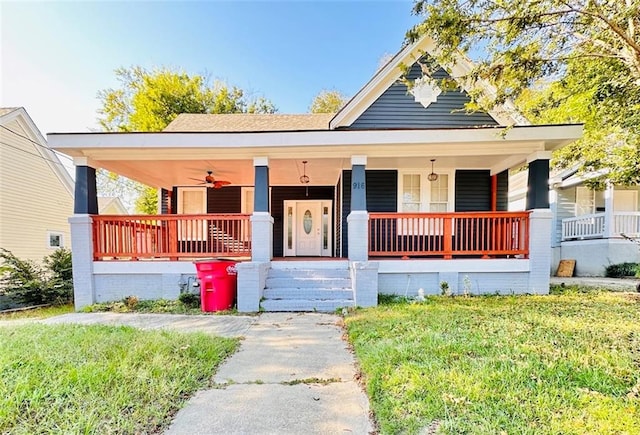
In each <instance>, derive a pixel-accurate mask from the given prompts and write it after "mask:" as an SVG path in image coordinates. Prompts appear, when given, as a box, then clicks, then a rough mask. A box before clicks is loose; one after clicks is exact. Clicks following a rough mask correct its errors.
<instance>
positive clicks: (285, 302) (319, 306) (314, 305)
mask: <svg viewBox="0 0 640 435" xmlns="http://www.w3.org/2000/svg"><path fill="white" fill-rule="evenodd" d="M353 306H354V303H353V300H341V299H333V300H330V301H322V300H308V299H266V300H264V301H262V302H261V303H260V307H261V308H262V310H264V311H269V312H273V311H306V312H309V311H322V312H330V313H332V312H334V311H336V310H337V309H339V308H344V307H353Z"/></svg>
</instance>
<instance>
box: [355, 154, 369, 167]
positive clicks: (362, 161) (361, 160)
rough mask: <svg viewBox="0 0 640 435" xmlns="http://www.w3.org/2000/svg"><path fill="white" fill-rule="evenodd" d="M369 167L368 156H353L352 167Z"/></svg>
mask: <svg viewBox="0 0 640 435" xmlns="http://www.w3.org/2000/svg"><path fill="white" fill-rule="evenodd" d="M355 165H362V166H367V156H351V166H355Z"/></svg>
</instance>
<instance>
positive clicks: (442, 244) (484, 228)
mask: <svg viewBox="0 0 640 435" xmlns="http://www.w3.org/2000/svg"><path fill="white" fill-rule="evenodd" d="M529 214H530V212H457V213H369V255H370V256H386V257H405V256H406V257H416V256H425V257H428V256H438V257H444V258H452V257H453V256H482V257H485V258H488V257H492V256H516V255H517V256H522V257H525V258H526V257H528V255H529Z"/></svg>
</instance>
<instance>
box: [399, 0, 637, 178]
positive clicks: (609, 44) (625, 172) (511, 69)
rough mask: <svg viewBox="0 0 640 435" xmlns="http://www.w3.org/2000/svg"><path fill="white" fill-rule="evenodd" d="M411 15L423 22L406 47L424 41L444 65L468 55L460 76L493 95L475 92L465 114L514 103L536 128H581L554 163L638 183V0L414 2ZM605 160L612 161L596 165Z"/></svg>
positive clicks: (442, 0) (476, 89)
mask: <svg viewBox="0 0 640 435" xmlns="http://www.w3.org/2000/svg"><path fill="white" fill-rule="evenodd" d="M414 13H416V14H419V15H424V16H425V19H424V21H423V22H422V23H420V24H419V25H417V26H416V27H415V28H413V29H411V30H410V31H409V32H408V33H407V38H408V40H409V41H412V40H415V39H416V38H418V37H420V36H422V35H424V34H427V35H429V36H431V37H432V38H433V39H434V40H435V41H437V53H435V57H436V60H437V61H438V62H439V63H441V64H443V65H447V64H450V63H452V62H454V61H455V59H456V57H457V56H458V55H459V54H460V53H462V54H466V55H469V56H470V57H473V58H474V60H475V61H476V62H475V67H474V68H473V69H472V71H470V72H469V74H468V75H467V76H466V77H464V79H466V80H468V81H469V82H470V83H472V84H473V83H474V82H477V81H479V80H482V81H486V82H488V83H490V84H492V85H493V87H494V88H495V90H496V92H495V93H494V94H491V95H488V94H483V93H482V91H481V90H480V89H481V87H476V88H475V91H472V92H471V94H472V95H471V96H472V98H473V100H474V102H475V104H476V106H474V105H471V106H470V109H473V108H477V107H478V105H479V106H481V107H483V108H484V109H485V110H489V109H491V108H492V106H495V105H497V104H500V103H502V102H504V101H505V100H507V99H513V100H518V101H519V102H521V103H522V102H525V106H526V112H527V114H528V115H529V116H533V118H534V119H536V120H538V121H544V120H545V119H546V120H549V121H551V120H555V122H567V121H572V122H585V130H586V134H585V138H584V139H583V140H582V141H580V143H579V144H577V145H576V146H574V147H573V148H572V149H571V151H570V153H564V154H562V153H561V155H560V156H559V158H558V159H556V160H557V162H558V163H559V164H561V165H572V164H574V163H576V162H579V163H582V164H583V167H582V169H583V170H585V171H586V170H591V169H594V168H600V169H601V168H604V169H607V170H609V171H610V172H609V178H610V179H612V180H614V181H616V182H623V183H632V182H634V181H639V180H638V177H640V175H638V174H639V173H640V167H639V166H638V161H639V159H638V154H639V151H638V150H639V148H640V127H639V126H640V123H639V122H638V120H639V117H640V101H639V98H640V97H639V95H640V39H639V36H638V33H637V32H638V29H639V28H640V0H625V1H613V0H596V1H579V0H540V1H536V2H531V1H528V0H505V1H502V2H486V1H484V0H439V1H429V0H421V1H417V2H416V4H415V6H414ZM480 52H482V53H485V54H484V55H479V53H480ZM581 106H586V107H583V108H580V107H581ZM594 151H595V152H594ZM610 154H615V155H617V156H619V157H616V158H614V159H604V158H603V157H604V156H606V155H610ZM572 156H573V158H569V157H572ZM622 156H626V157H622ZM629 157H631V158H630V159H629ZM634 157H635V159H634ZM620 159H624V161H623V162H622V163H624V164H625V165H624V167H622V168H621V170H619V169H618V168H617V167H616V165H617V164H618V163H620Z"/></svg>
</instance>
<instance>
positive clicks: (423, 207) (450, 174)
mask: <svg viewBox="0 0 640 435" xmlns="http://www.w3.org/2000/svg"><path fill="white" fill-rule="evenodd" d="M430 172H431V167H429V168H414V169H399V170H398V191H397V204H396V210H397V211H398V212H402V204H403V203H404V201H403V200H402V192H403V190H404V176H405V175H420V210H419V211H420V212H429V211H430V210H429V208H430V207H429V204H430V203H431V182H430V181H429V180H428V179H427V176H428V175H429V173H430ZM435 172H436V173H437V174H438V175H446V176H447V178H448V180H447V195H448V201H447V212H452V211H454V210H455V173H456V171H455V169H452V168H437V170H436V171H435Z"/></svg>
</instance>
